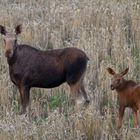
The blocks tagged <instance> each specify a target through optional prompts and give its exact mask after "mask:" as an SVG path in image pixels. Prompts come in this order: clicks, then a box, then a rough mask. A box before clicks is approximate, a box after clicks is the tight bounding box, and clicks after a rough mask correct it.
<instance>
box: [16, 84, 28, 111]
mask: <svg viewBox="0 0 140 140" xmlns="http://www.w3.org/2000/svg"><path fill="white" fill-rule="evenodd" d="M29 90H30V89H29V87H27V86H20V87H19V92H20V99H21V105H22V111H21V113H25V112H26V107H27V105H28V104H29V98H30V93H29Z"/></svg>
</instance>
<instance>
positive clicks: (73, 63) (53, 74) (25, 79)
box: [0, 25, 89, 112]
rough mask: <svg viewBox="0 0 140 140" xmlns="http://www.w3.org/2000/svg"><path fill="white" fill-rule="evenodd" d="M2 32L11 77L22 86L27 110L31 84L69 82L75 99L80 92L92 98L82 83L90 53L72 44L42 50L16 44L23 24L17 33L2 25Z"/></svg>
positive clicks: (23, 104) (46, 86)
mask: <svg viewBox="0 0 140 140" xmlns="http://www.w3.org/2000/svg"><path fill="white" fill-rule="evenodd" d="M0 33H1V34H2V35H4V42H5V56H6V57H7V61H8V64H9V72H10V77H11V80H12V82H13V83H14V84H15V85H16V86H17V87H18V88H19V91H20V95H21V103H22V107H23V111H24V112H25V111H26V106H27V104H28V102H29V91H30V88H31V87H40V88H53V87H57V86H59V85H61V84H62V83H64V82H67V83H68V85H69V86H70V89H71V93H72V95H74V98H75V99H76V98H77V97H79V96H80V97H84V99H85V101H86V102H89V99H88V96H87V93H86V91H85V88H84V84H83V78H84V73H85V71H86V68H87V61H88V57H87V56H86V54H85V53H84V52H83V51H82V50H80V49H78V48H72V47H71V48H64V49H56V50H47V51H42V50H38V49H36V48H33V47H31V46H29V45H25V44H17V35H18V34H20V33H21V25H18V26H17V27H16V28H15V33H8V32H7V31H6V29H5V27H3V26H0Z"/></svg>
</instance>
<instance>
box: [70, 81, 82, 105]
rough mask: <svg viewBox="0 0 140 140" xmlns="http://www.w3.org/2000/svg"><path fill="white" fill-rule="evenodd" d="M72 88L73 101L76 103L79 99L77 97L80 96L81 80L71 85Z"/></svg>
mask: <svg viewBox="0 0 140 140" xmlns="http://www.w3.org/2000/svg"><path fill="white" fill-rule="evenodd" d="M70 90H71V98H72V102H73V103H74V104H75V101H76V100H77V98H79V97H80V86H79V82H77V83H76V84H72V85H70Z"/></svg>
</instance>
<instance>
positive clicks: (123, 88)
mask: <svg viewBox="0 0 140 140" xmlns="http://www.w3.org/2000/svg"><path fill="white" fill-rule="evenodd" d="M107 70H108V72H109V73H110V74H111V75H113V80H112V84H111V85H110V88H111V90H114V89H115V90H116V91H117V93H118V102H119V119H118V128H121V126H122V120H123V116H124V111H125V108H126V107H129V108H132V110H133V113H134V127H137V126H138V116H137V111H138V110H139V111H140V84H137V83H136V82H134V81H132V80H125V79H124V78H123V76H124V75H125V74H126V73H127V72H128V70H129V69H128V68H127V69H126V70H125V71H123V72H122V73H120V74H117V73H116V72H115V71H114V70H113V69H111V68H107Z"/></svg>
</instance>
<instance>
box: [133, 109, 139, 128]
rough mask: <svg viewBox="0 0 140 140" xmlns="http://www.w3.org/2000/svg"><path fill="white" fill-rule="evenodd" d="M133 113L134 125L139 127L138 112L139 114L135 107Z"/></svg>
mask: <svg viewBox="0 0 140 140" xmlns="http://www.w3.org/2000/svg"><path fill="white" fill-rule="evenodd" d="M133 114H134V127H135V128H137V127H138V114H137V110H136V109H133Z"/></svg>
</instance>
